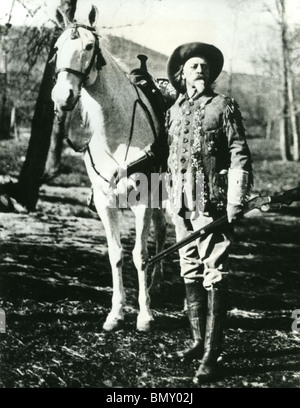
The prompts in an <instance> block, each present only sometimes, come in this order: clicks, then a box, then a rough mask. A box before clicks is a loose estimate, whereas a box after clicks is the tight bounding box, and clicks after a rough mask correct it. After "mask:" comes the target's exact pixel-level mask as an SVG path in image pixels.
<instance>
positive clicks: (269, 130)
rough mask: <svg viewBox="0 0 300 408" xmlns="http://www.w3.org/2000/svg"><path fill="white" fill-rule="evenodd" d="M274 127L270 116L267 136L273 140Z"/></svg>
mask: <svg viewBox="0 0 300 408" xmlns="http://www.w3.org/2000/svg"><path fill="white" fill-rule="evenodd" d="M272 127H273V120H272V119H271V118H268V120H267V128H266V136H265V137H266V139H267V140H271V138H272Z"/></svg>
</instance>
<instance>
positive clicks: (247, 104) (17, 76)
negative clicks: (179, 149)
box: [8, 27, 269, 134]
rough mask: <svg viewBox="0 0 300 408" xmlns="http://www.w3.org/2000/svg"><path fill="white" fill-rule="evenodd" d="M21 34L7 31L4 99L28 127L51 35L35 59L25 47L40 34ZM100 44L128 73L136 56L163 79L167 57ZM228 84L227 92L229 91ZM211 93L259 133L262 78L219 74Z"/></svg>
mask: <svg viewBox="0 0 300 408" xmlns="http://www.w3.org/2000/svg"><path fill="white" fill-rule="evenodd" d="M24 30H25V28H22V27H18V28H16V27H14V29H13V31H11V33H12V36H11V38H10V39H9V49H14V53H8V59H9V65H8V95H9V99H10V100H11V101H8V104H9V105H10V104H12V101H14V104H15V105H16V106H17V107H18V111H19V115H20V116H19V117H20V121H21V122H22V123H23V126H24V125H25V126H30V120H31V118H32V116H33V112H34V106H35V101H36V99H37V95H38V90H39V86H40V82H41V78H42V75H43V72H44V67H45V60H46V56H47V49H46V48H47V47H48V45H47V44H49V41H50V37H51V35H50V33H49V32H46V33H44V34H43V35H46V38H47V41H46V40H44V48H43V51H42V52H41V53H40V54H39V57H38V58H35V57H34V56H33V54H32V52H33V48H32V47H31V45H30V44H28V38H32V37H33V36H34V35H35V36H36V35H38V34H40V35H42V33H37V32H36V31H34V30H33V32H29V33H28V30H29V31H30V29H28V27H27V31H26V35H24V32H25V31H24ZM101 41H102V43H103V46H104V45H105V46H106V47H107V48H108V50H109V51H110V52H111V53H112V54H113V55H115V56H116V57H118V58H120V59H121V60H122V61H123V62H124V63H125V65H127V66H128V69H129V71H130V70H132V69H134V68H138V67H139V65H140V62H139V61H138V59H137V55H139V54H145V55H147V57H148V61H147V66H148V70H149V72H150V73H151V74H152V75H153V76H154V77H161V76H162V77H166V76H167V73H166V66H167V60H168V56H167V55H164V54H161V53H159V52H157V51H154V50H151V49H150V48H147V47H144V46H143V45H140V44H137V43H135V42H132V41H130V40H127V39H125V38H121V37H116V36H112V35H109V36H107V37H105V39H104V38H103V39H102V40H101ZM16 55H17V58H16ZM29 55H31V58H30V59H28V58H29V57H28V56H29ZM33 62H35V64H33ZM32 64H33V65H32ZM230 82H231V92H230V90H229V85H230ZM215 89H216V91H217V92H219V93H225V94H230V95H231V96H232V97H234V98H236V99H237V101H238V102H239V104H240V106H241V109H242V111H243V113H244V118H245V120H246V121H247V124H248V127H249V126H256V127H257V126H258V127H259V129H261V127H262V128H263V127H264V126H265V116H264V100H263V99H261V98H260V95H262V94H264V95H267V90H266V84H265V83H264V82H263V79H262V78H258V77H254V76H251V75H246V74H233V75H232V78H231V81H230V80H229V74H228V73H227V72H226V71H223V72H222V73H221V75H220V77H219V78H218V80H217V83H216V87H215ZM259 98H260V99H259ZM268 103H269V102H268ZM261 133H262V131H260V130H259V131H258V134H261Z"/></svg>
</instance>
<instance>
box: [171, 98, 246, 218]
mask: <svg viewBox="0 0 300 408" xmlns="http://www.w3.org/2000/svg"><path fill="white" fill-rule="evenodd" d="M166 128H167V134H168V145H169V157H168V165H167V189H168V193H169V199H170V202H171V207H172V208H173V210H174V211H176V212H177V213H180V210H182V207H184V208H185V209H188V210H189V211H196V210H198V211H202V212H211V213H212V212H216V211H217V212H223V211H225V210H226V204H227V188H228V185H227V172H228V170H229V168H233V169H235V168H238V169H242V170H245V171H247V172H249V180H250V182H251V180H252V165H251V156H250V151H249V148H248V145H247V142H246V138H245V129H244V126H243V123H242V116H241V113H240V110H239V107H238V104H237V103H236V102H235V101H234V100H233V99H231V98H229V97H226V96H224V95H219V94H216V93H214V92H211V93H210V94H208V95H205V96H203V95H202V96H200V97H199V96H198V97H195V98H192V99H190V98H189V97H188V96H187V94H186V95H180V96H179V98H178V99H177V101H176V102H175V104H174V105H173V106H172V107H171V108H170V109H169V110H168V111H167V114H166ZM183 197H184V202H183V203H182V201H181V200H182V198H183Z"/></svg>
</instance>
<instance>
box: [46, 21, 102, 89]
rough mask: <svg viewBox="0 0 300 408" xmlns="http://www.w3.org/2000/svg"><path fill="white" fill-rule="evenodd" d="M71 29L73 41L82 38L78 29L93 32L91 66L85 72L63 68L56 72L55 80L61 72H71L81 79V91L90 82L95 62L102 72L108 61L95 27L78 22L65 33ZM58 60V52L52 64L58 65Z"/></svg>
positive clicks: (98, 69)
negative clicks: (93, 42)
mask: <svg viewBox="0 0 300 408" xmlns="http://www.w3.org/2000/svg"><path fill="white" fill-rule="evenodd" d="M70 28H71V29H72V32H71V39H72V40H75V39H77V38H79V37H80V34H79V31H78V28H84V29H85V30H88V31H91V32H92V34H93V36H94V38H95V46H94V52H93V55H92V58H91V61H90V63H89V65H88V67H87V69H86V70H85V71H79V70H76V69H73V68H69V67H63V68H59V69H57V70H56V71H55V78H57V76H58V74H59V73H60V72H69V73H70V74H73V75H75V76H77V77H79V78H80V83H79V89H81V88H82V87H84V86H85V85H86V84H87V82H88V80H89V75H90V73H91V70H92V68H93V66H94V64H95V62H96V69H97V71H100V69H101V68H102V67H103V66H105V65H106V61H105V59H104V57H103V55H102V52H101V48H100V45H99V37H98V35H97V33H96V29H95V28H94V27H90V26H88V25H85V24H79V23H77V22H76V21H74V22H73V23H72V24H71V25H69V26H68V27H66V29H65V31H66V30H68V29H70ZM56 59H57V51H56V53H55V54H54V56H53V58H52V60H51V61H50V62H51V63H52V62H53V63H55V64H56Z"/></svg>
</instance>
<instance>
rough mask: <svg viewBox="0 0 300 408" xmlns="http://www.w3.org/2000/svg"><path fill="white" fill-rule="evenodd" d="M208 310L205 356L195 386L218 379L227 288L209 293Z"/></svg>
mask: <svg viewBox="0 0 300 408" xmlns="http://www.w3.org/2000/svg"><path fill="white" fill-rule="evenodd" d="M207 295H208V308H207V320H206V332H205V342H204V354H203V357H202V360H201V363H200V366H199V368H198V370H197V372H196V375H195V377H194V383H195V384H201V383H203V382H206V381H212V380H215V379H217V377H218V374H219V369H220V367H218V365H217V360H218V358H219V356H220V354H221V352H222V343H223V329H224V323H225V319H226V314H227V287H226V286H225V285H224V286H221V287H220V288H218V289H217V288H213V289H211V290H210V291H208V294H207Z"/></svg>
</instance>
